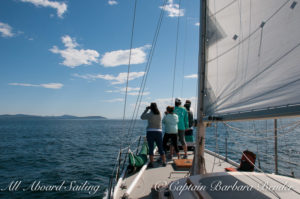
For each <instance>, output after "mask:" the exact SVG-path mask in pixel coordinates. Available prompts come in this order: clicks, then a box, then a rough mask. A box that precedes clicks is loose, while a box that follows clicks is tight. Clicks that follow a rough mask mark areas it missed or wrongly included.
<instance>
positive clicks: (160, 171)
mask: <svg viewBox="0 0 300 199" xmlns="http://www.w3.org/2000/svg"><path fill="white" fill-rule="evenodd" d="M208 152H209V151H208ZM155 157H156V159H157V158H158V157H159V156H158V155H156V156H155ZM204 157H205V165H206V170H207V173H211V172H224V168H226V167H235V166H236V165H234V164H230V163H228V162H225V161H224V160H221V159H220V158H219V157H217V156H214V155H213V153H212V152H209V153H207V152H206V153H205V155H204ZM175 159H177V158H175ZM188 159H191V160H192V159H193V154H192V153H189V154H188ZM188 172H189V171H188V169H178V168H176V166H175V164H174V161H173V160H169V161H167V166H166V167H162V166H161V163H158V162H155V164H154V168H147V169H146V170H145V171H144V173H143V175H142V176H141V177H140V178H139V180H138V181H137V184H136V185H135V187H134V189H133V191H132V192H131V193H130V194H129V196H128V198H143V199H146V198H152V196H151V188H152V187H154V186H158V185H167V184H168V183H170V182H172V181H175V180H178V179H180V178H184V177H186V176H187V175H188ZM137 175H138V173H135V174H134V175H131V176H127V177H125V180H124V181H123V183H122V186H121V187H126V188H123V189H120V190H118V191H117V190H115V191H117V192H118V194H117V197H116V198H121V197H122V196H123V195H124V194H125V193H126V191H127V190H128V188H129V186H130V185H131V184H132V182H133V181H134V179H135V178H136V177H137Z"/></svg>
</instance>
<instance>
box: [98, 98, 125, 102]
mask: <svg viewBox="0 0 300 199" xmlns="http://www.w3.org/2000/svg"><path fill="white" fill-rule="evenodd" d="M123 101H124V99H123V98H115V99H110V100H103V102H109V103H112V102H123Z"/></svg>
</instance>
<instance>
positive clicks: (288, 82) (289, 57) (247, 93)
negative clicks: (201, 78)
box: [205, 0, 300, 116]
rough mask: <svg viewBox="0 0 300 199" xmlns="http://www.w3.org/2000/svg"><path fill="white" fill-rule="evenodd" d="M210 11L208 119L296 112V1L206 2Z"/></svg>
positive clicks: (299, 24)
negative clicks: (281, 110) (293, 109)
mask: <svg viewBox="0 0 300 199" xmlns="http://www.w3.org/2000/svg"><path fill="white" fill-rule="evenodd" d="M208 7H209V9H208V15H209V16H208V19H207V29H208V30H207V46H208V50H207V60H206V61H207V65H206V91H205V94H206V96H205V113H206V115H207V116H209V115H214V116H218V115H227V114H235V113H240V112H251V111H255V110H264V109H265V110H270V109H273V110H274V109H277V108H282V107H285V106H294V107H298V108H299V106H298V105H300V2H298V1H293V0H209V1H208ZM289 111H291V110H289ZM287 114H289V113H287Z"/></svg>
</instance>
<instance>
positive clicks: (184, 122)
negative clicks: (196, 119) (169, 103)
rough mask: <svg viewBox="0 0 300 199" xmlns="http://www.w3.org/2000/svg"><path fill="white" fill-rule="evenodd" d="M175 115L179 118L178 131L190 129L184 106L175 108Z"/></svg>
mask: <svg viewBox="0 0 300 199" xmlns="http://www.w3.org/2000/svg"><path fill="white" fill-rule="evenodd" d="M174 113H175V114H176V115H177V116H178V119H179V122H178V130H186V129H188V128H189V116H188V112H187V110H186V109H185V108H184V107H182V106H175V109H174Z"/></svg>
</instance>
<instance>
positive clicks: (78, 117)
mask: <svg viewBox="0 0 300 199" xmlns="http://www.w3.org/2000/svg"><path fill="white" fill-rule="evenodd" d="M12 118H22V119H83V120H86V119H89V120H90V119H97V120H106V119H107V118H106V117H103V116H73V115H61V116H39V115H26V114H15V115H9V114H5V115H0V119H12Z"/></svg>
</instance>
